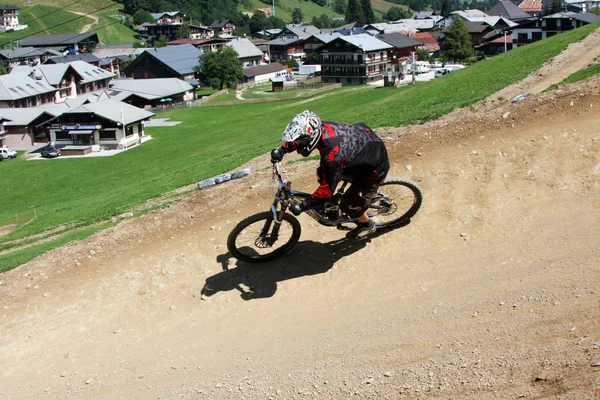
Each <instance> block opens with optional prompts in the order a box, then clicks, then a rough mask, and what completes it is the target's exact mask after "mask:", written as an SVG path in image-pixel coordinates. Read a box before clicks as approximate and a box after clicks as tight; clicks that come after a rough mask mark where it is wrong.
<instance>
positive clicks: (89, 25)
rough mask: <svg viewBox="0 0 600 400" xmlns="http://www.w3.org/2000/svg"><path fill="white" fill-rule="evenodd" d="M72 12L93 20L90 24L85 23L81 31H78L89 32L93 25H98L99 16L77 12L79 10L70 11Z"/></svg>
mask: <svg viewBox="0 0 600 400" xmlns="http://www.w3.org/2000/svg"><path fill="white" fill-rule="evenodd" d="M71 12H72V13H73V14H77V15H82V16H85V17H88V18H91V19H93V20H94V22H92V23H91V24H86V25H84V26H83V27H82V28H81V31H79V33H86V32H89V31H90V29H92V27H93V26H94V25H98V22H100V18H98V17H97V16H95V15H94V14H88V13H84V12H79V11H71Z"/></svg>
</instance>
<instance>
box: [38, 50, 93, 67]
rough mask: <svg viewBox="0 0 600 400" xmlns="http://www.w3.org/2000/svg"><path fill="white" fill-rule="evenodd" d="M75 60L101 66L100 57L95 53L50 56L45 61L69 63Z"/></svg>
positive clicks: (46, 62)
mask: <svg viewBox="0 0 600 400" xmlns="http://www.w3.org/2000/svg"><path fill="white" fill-rule="evenodd" d="M73 61H85V62H86V63H88V64H91V65H94V66H96V67H98V66H100V59H99V58H98V57H96V56H95V55H94V54H93V53H80V54H68V55H66V56H62V55H61V56H54V57H49V58H47V59H46V61H44V64H69V63H72V62H73Z"/></svg>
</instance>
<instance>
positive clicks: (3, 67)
mask: <svg viewBox="0 0 600 400" xmlns="http://www.w3.org/2000/svg"><path fill="white" fill-rule="evenodd" d="M7 73H8V71H7V70H6V65H4V64H2V63H0V75H6V74H7Z"/></svg>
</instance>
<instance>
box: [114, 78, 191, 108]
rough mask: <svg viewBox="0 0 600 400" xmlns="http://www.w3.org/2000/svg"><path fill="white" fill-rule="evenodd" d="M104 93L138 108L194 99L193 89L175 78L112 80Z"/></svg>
mask: <svg viewBox="0 0 600 400" xmlns="http://www.w3.org/2000/svg"><path fill="white" fill-rule="evenodd" d="M105 93H107V94H108V95H109V97H110V98H111V99H113V100H119V101H122V102H125V103H128V104H131V105H133V106H136V107H139V108H148V107H157V106H160V105H161V104H162V102H161V100H163V101H165V100H166V99H169V100H168V101H169V102H172V103H180V102H186V101H192V100H194V99H195V90H194V87H193V86H192V85H190V84H189V83H187V82H184V81H182V80H181V79H177V78H158V79H114V80H113V81H111V83H110V88H109V89H107V90H106V91H105Z"/></svg>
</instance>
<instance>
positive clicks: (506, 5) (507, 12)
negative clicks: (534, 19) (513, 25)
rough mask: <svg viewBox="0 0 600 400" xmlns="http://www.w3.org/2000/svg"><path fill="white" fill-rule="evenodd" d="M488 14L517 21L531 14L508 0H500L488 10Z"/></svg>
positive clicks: (529, 16)
mask: <svg viewBox="0 0 600 400" xmlns="http://www.w3.org/2000/svg"><path fill="white" fill-rule="evenodd" d="M487 14H488V15H490V16H498V17H504V18H507V19H509V20H511V21H514V22H518V21H521V20H524V19H528V18H531V15H529V14H528V13H526V12H525V11H523V10H522V9H520V8H519V7H517V6H516V5H515V3H513V2H512V1H510V0H500V1H499V2H498V3H497V4H496V5H495V6H494V7H492V8H491V9H490V10H489V11H488V12H487Z"/></svg>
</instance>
